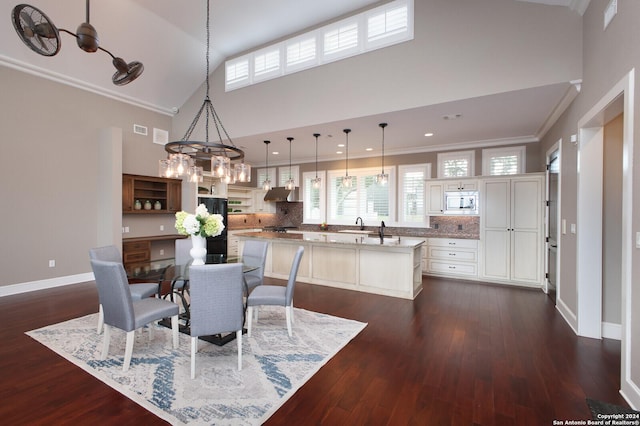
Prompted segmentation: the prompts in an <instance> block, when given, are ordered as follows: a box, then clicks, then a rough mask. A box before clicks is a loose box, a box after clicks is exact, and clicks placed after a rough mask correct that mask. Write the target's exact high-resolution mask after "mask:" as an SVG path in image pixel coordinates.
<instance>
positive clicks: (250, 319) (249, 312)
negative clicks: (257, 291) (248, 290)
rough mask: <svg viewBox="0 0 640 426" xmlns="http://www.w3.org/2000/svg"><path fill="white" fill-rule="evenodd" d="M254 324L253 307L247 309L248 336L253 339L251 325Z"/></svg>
mask: <svg viewBox="0 0 640 426" xmlns="http://www.w3.org/2000/svg"><path fill="white" fill-rule="evenodd" d="M252 322H253V306H249V307H248V308H247V336H249V337H251V323H252Z"/></svg>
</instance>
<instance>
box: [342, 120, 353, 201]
mask: <svg viewBox="0 0 640 426" xmlns="http://www.w3.org/2000/svg"><path fill="white" fill-rule="evenodd" d="M343 132H344V134H345V136H346V139H347V143H346V153H347V155H346V158H345V162H344V177H343V178H342V186H343V187H344V188H351V185H352V184H353V182H352V179H351V176H349V133H351V129H344V130H343Z"/></svg>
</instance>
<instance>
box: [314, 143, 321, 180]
mask: <svg viewBox="0 0 640 426" xmlns="http://www.w3.org/2000/svg"><path fill="white" fill-rule="evenodd" d="M313 136H315V138H316V179H318V136H320V133H314V134H313Z"/></svg>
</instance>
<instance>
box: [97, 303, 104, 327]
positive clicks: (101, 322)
mask: <svg viewBox="0 0 640 426" xmlns="http://www.w3.org/2000/svg"><path fill="white" fill-rule="evenodd" d="M103 327H104V311H103V310H102V303H101V304H100V306H99V307H98V334H100V333H102V328H103Z"/></svg>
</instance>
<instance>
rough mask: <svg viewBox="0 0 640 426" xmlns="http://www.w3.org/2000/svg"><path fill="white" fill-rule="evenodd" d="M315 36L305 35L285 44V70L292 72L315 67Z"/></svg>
mask: <svg viewBox="0 0 640 426" xmlns="http://www.w3.org/2000/svg"><path fill="white" fill-rule="evenodd" d="M316 44H317V41H316V34H315V33H314V34H312V35H311V36H308V35H305V36H304V37H300V38H297V39H293V40H290V41H287V42H286V54H287V59H286V70H287V71H292V70H297V69H302V68H304V67H308V66H311V65H315V64H316V63H317V61H316Z"/></svg>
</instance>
